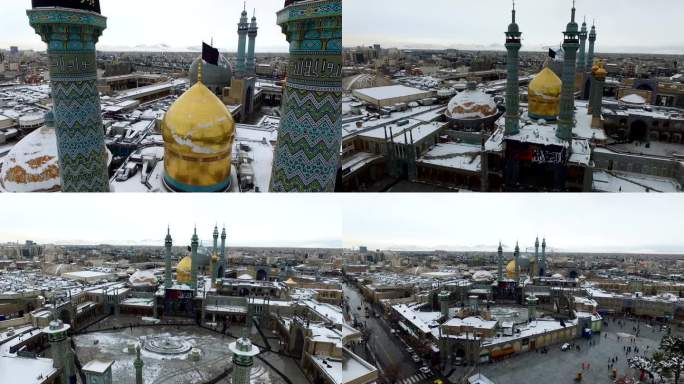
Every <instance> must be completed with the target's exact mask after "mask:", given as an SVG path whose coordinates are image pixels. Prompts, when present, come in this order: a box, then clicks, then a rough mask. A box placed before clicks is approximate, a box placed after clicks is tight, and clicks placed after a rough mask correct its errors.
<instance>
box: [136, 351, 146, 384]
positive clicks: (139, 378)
mask: <svg viewBox="0 0 684 384" xmlns="http://www.w3.org/2000/svg"><path fill="white" fill-rule="evenodd" d="M144 365H145V364H144V363H143V361H142V359H141V358H140V345H138V346H136V347H135V361H134V362H133V367H134V368H135V384H143V366H144Z"/></svg>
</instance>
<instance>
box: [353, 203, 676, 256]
mask: <svg viewBox="0 0 684 384" xmlns="http://www.w3.org/2000/svg"><path fill="white" fill-rule="evenodd" d="M580 208H583V210H582V211H580V210H579V209H580ZM683 210H684V199H682V198H679V197H677V196H674V195H661V196H652V195H646V196H644V195H634V194H629V195H619V196H613V195H591V196H589V195H587V196H586V197H585V196H576V195H567V194H566V195H545V196H544V198H543V199H539V197H538V196H534V195H530V194H521V195H496V198H494V199H493V198H491V196H490V195H486V196H484V195H477V194H463V195H461V196H460V197H459V199H453V198H450V197H449V196H444V195H434V196H430V198H429V199H423V198H422V197H421V196H416V195H406V196H403V195H402V196H396V195H392V196H385V197H384V198H383V199H381V200H378V199H361V198H356V197H355V196H346V197H345V200H344V208H343V216H344V218H345V221H344V226H343V232H344V241H343V245H344V247H345V248H357V249H358V247H359V246H367V247H368V249H372V250H375V249H383V250H405V251H432V250H445V251H489V252H493V251H496V248H497V247H498V242H499V241H501V242H502V243H503V245H504V250H505V251H506V252H510V251H512V249H513V247H514V246H515V244H516V241H519V244H520V248H521V249H522V250H523V252H524V251H525V249H526V248H532V247H533V246H534V241H535V237H536V236H539V240H540V241H541V240H542V238H544V237H545V238H546V240H547V245H548V249H549V250H550V251H558V252H582V253H584V252H596V253H649V254H658V253H662V254H670V253H675V254H679V253H684V240H682V239H681V238H680V237H679V236H678V235H679V233H680V232H679V228H681V227H682V225H684V217H681V215H678V214H677V212H682V211H683ZM663 212H668V214H663ZM464 215H465V219H464ZM361 217H363V219H361ZM644 222H645V223H656V222H657V223H658V226H657V228H656V227H653V226H648V227H644V228H642V225H641V223H644ZM399 223H401V224H399ZM642 229H643V231H642Z"/></svg>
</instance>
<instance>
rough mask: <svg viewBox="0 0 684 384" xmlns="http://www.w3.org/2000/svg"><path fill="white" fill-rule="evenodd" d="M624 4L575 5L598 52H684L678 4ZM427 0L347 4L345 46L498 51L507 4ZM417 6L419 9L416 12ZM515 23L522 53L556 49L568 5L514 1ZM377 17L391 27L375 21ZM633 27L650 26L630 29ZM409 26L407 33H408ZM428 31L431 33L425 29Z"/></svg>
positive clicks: (485, 0) (683, 6) (659, 1)
mask: <svg viewBox="0 0 684 384" xmlns="http://www.w3.org/2000/svg"><path fill="white" fill-rule="evenodd" d="M637 2H638V0H627V1H626V2H623V4H624V3H630V4H632V5H626V6H621V7H614V6H613V5H611V4H610V3H605V2H589V1H586V0H585V1H581V0H580V1H578V2H577V4H576V7H577V22H578V23H579V24H581V23H582V21H583V19H584V17H586V22H587V24H588V25H589V26H591V25H592V22H593V21H594V20H596V28H597V30H598V34H599V39H598V40H597V52H599V53H654V54H677V55H682V54H684V40H682V38H681V37H680V36H678V35H677V34H673V33H671V31H674V30H676V29H677V28H678V26H679V20H678V18H677V16H676V15H678V14H681V12H682V11H684V4H681V3H675V2H671V1H667V0H654V1H651V2H649V4H648V12H643V7H644V6H643V5H642V4H643V3H641V2H639V4H638V5H637ZM454 3H455V2H453V1H449V0H431V1H430V2H429V4H427V5H426V3H415V2H412V1H409V0H397V1H395V2H394V3H393V6H392V7H384V6H383V3H381V2H366V1H361V0H347V1H345V4H344V5H345V17H344V42H343V43H344V46H345V47H355V46H368V45H372V44H380V45H382V46H383V47H386V48H401V49H421V48H422V49H448V48H454V49H465V50H499V51H504V50H505V48H504V40H505V38H504V31H505V29H506V26H507V25H508V24H509V23H510V19H511V2H506V1H500V0H482V1H478V2H467V3H466V2H457V3H458V5H454ZM417 6H418V7H423V9H422V10H417V9H416V8H417ZM516 8H517V22H518V24H519V25H520V29H521V31H522V33H523V36H522V38H523V40H522V43H523V48H522V50H523V51H545V50H546V49H547V48H550V47H551V48H557V47H558V46H559V45H560V43H561V41H562V38H563V37H562V33H561V31H562V30H563V29H564V28H565V25H566V24H567V23H568V22H569V21H570V10H571V8H572V2H571V1H570V0H567V1H565V2H564V1H560V2H559V1H552V2H548V1H542V0H518V1H516ZM378 17H382V20H391V21H392V22H391V23H389V22H377V19H378ZM635 21H638V22H639V23H643V24H644V25H649V26H651V28H648V29H647V28H628V27H627V25H628V24H629V23H632V22H635ZM407 26H410V27H407ZM428 26H429V28H428Z"/></svg>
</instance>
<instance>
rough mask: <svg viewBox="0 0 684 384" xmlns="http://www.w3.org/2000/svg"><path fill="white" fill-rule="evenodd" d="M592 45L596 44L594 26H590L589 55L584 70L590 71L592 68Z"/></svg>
mask: <svg viewBox="0 0 684 384" xmlns="http://www.w3.org/2000/svg"><path fill="white" fill-rule="evenodd" d="M594 43H596V24H592V26H591V31H590V32H589V54H588V55H587V65H586V68H588V69H591V68H592V67H593V66H594Z"/></svg>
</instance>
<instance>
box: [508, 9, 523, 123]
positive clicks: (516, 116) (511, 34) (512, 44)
mask: <svg viewBox="0 0 684 384" xmlns="http://www.w3.org/2000/svg"><path fill="white" fill-rule="evenodd" d="M512 14H513V16H512V21H511V24H510V25H509V26H508V32H506V50H507V51H508V58H507V63H506V69H507V70H508V79H507V80H506V131H505V134H506V135H515V134H517V133H518V132H520V80H519V76H518V69H519V66H520V56H519V52H520V47H521V46H522V45H521V43H520V36H521V35H522V33H520V29H519V28H518V24H516V22H515V1H514V2H513V11H512Z"/></svg>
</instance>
